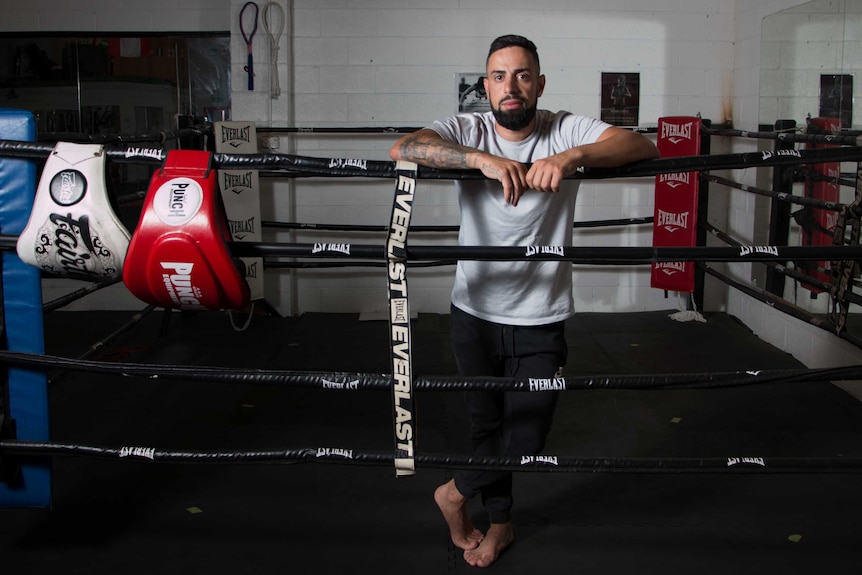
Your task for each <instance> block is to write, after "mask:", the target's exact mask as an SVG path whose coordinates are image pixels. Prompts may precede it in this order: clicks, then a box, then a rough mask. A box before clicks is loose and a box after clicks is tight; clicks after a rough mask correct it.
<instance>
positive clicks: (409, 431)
mask: <svg viewBox="0 0 862 575" xmlns="http://www.w3.org/2000/svg"><path fill="white" fill-rule="evenodd" d="M417 168H418V166H417V165H416V164H414V163H412V162H398V163H397V164H396V166H395V173H396V180H395V199H394V200H393V202H392V216H391V217H390V220H389V222H390V223H389V234H388V237H387V241H386V257H387V260H388V264H389V265H388V266H387V271H388V282H389V341H390V346H391V350H392V400H393V409H394V424H395V472H396V475H397V476H403V475H413V474H414V473H415V465H414V446H415V442H416V418H415V416H414V400H413V361H412V353H411V341H410V306H409V304H408V299H407V274H406V271H407V231H408V229H409V227H410V214H411V213H412V211H413V193H414V190H415V189H416V171H417Z"/></svg>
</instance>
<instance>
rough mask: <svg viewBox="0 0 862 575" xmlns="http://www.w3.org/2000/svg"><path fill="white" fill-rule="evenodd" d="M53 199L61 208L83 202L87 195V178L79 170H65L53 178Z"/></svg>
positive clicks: (51, 189)
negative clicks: (82, 199)
mask: <svg viewBox="0 0 862 575" xmlns="http://www.w3.org/2000/svg"><path fill="white" fill-rule="evenodd" d="M49 188H50V192H51V198H53V200H54V201H55V202H57V203H58V204H60V205H61V206H71V205H74V204H77V203H78V202H80V201H81V198H83V197H84V195H85V194H86V193H87V178H86V177H84V174H82V173H81V172H78V171H77V170H63V171H62V172H59V173H58V174H57V175H56V176H54V177H53V178H51V184H50V185H49Z"/></svg>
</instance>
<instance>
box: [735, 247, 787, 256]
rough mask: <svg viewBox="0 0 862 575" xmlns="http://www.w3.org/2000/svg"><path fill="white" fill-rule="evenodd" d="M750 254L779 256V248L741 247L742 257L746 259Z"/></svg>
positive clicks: (740, 253)
mask: <svg viewBox="0 0 862 575" xmlns="http://www.w3.org/2000/svg"><path fill="white" fill-rule="evenodd" d="M749 254H769V255H771V256H777V255H778V248H777V247H776V246H740V248H739V255H740V256H743V257H745V256H747V255H749Z"/></svg>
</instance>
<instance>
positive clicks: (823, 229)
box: [800, 118, 841, 293]
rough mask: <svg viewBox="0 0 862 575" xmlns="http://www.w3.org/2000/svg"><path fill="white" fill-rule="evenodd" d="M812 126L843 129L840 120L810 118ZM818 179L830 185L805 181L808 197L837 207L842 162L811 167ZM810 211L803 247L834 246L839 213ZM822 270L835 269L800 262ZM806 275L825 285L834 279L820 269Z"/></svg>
mask: <svg viewBox="0 0 862 575" xmlns="http://www.w3.org/2000/svg"><path fill="white" fill-rule="evenodd" d="M808 122H809V124H811V125H813V126H814V127H816V128H817V129H818V130H819V131H823V132H837V131H839V130H840V129H841V123H840V120H839V119H838V118H809V120H808ZM807 147H808V148H809V149H824V148H836V147H838V146H836V145H835V144H818V143H811V144H807ZM809 168H810V169H811V171H812V172H814V174H815V175H820V176H822V177H823V178H828V179H829V180H830V181H820V179H819V178H816V179H815V178H806V180H805V196H806V197H809V198H814V199H817V200H823V201H824V202H835V203H838V201H839V196H840V192H841V189H840V186H839V184H838V178H839V177H840V175H841V163H840V162H823V163H820V164H812V165H811V166H809ZM808 209H810V210H811V220H810V221H809V222H808V224H809V225H807V226H803V228H802V245H805V246H831V245H833V242H834V239H833V234H834V233H835V224H836V222H837V221H838V212H837V211H835V210H824V209H823V208H813V207H812V208H808ZM815 265H817V266H820V267H822V268H823V269H826V270H829V269H832V265H831V263H830V262H828V261H818V262H801V264H800V267H803V266H815ZM806 273H807V274H808V275H810V276H811V277H815V278H817V279H819V280H820V281H822V282H825V283H831V282H832V276H831V275H830V274H829V273H827V272H821V271H819V270H817V269H807V270H806ZM804 285H805V287H806V288H808V289H809V290H811V291H812V292H814V293H820V292H821V291H822V290H820V289H818V288H815V287H813V286H811V285H808V284H804Z"/></svg>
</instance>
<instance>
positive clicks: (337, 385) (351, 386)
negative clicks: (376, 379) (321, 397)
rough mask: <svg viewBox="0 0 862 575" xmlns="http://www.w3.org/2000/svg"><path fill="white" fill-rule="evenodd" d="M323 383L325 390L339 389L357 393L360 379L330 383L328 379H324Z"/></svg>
mask: <svg viewBox="0 0 862 575" xmlns="http://www.w3.org/2000/svg"><path fill="white" fill-rule="evenodd" d="M321 383H322V384H323V389H339V390H346V391H356V390H357V389H359V380H358V379H354V380H351V381H330V380H328V379H322V380H321Z"/></svg>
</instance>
